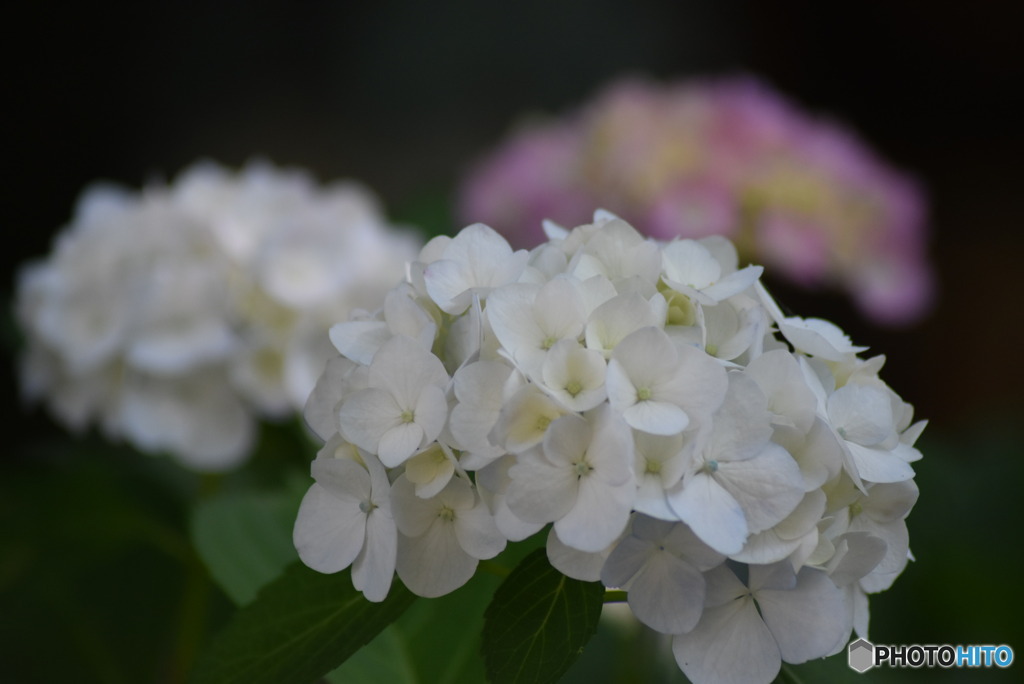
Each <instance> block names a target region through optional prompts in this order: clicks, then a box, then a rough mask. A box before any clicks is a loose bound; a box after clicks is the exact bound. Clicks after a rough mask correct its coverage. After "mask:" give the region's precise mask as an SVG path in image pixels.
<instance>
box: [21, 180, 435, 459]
mask: <svg viewBox="0 0 1024 684" xmlns="http://www.w3.org/2000/svg"><path fill="white" fill-rule="evenodd" d="M421 244H422V243H420V242H417V240H416V239H415V238H413V237H412V235H411V234H408V233H402V232H399V231H393V230H391V229H390V227H389V226H388V225H387V224H386V222H385V220H384V218H383V216H382V215H381V212H380V210H379V208H378V206H377V203H376V200H375V199H374V198H373V197H372V195H371V194H370V193H369V192H368V191H366V190H365V189H364V188H362V187H361V186H359V185H356V184H354V183H338V184H334V185H330V186H326V187H321V186H319V185H318V184H317V183H316V182H315V181H314V180H313V179H312V178H311V177H310V176H308V175H307V174H306V173H304V172H301V171H298V170H285V169H279V168H277V167H274V166H272V165H270V164H267V163H262V162H254V163H251V164H249V165H247V166H246V167H245V168H244V169H243V170H242V171H241V172H239V173H234V172H231V171H229V170H227V169H224V168H222V167H220V166H217V165H215V164H212V163H201V164H197V165H195V166H193V167H192V168H190V169H188V170H186V171H185V172H184V173H183V174H182V175H181V176H180V177H179V178H178V179H177V180H176V181H175V182H174V183H173V184H170V185H153V186H150V187H147V188H146V189H145V190H144V191H143V192H141V193H132V192H129V191H127V190H123V189H120V188H115V187H111V186H104V185H95V186H92V187H90V188H88V189H87V190H86V191H85V192H84V193H83V195H82V197H81V198H80V200H79V203H78V205H77V207H76V211H75V216H74V220H73V221H72V223H71V224H70V225H69V226H68V227H67V228H66V229H65V230H64V231H62V232H61V233H60V234H59V235H58V237H57V239H56V241H55V245H54V249H53V253H52V254H51V255H50V257H49V258H47V259H46V260H44V261H40V262H36V263H33V264H31V265H29V266H28V267H27V268H25V269H24V270H23V272H22V273H21V275H20V279H19V291H18V299H17V316H18V319H19V323H20V327H21V329H22V330H23V332H24V334H25V338H26V354H25V363H24V364H23V367H22V386H23V389H24V392H25V394H26V395H27V396H28V397H29V398H31V399H45V400H46V401H47V402H48V403H49V405H50V407H51V410H52V412H53V413H54V414H55V415H56V417H57V418H58V419H59V420H61V421H62V422H63V423H65V424H66V425H68V426H70V427H72V428H74V429H79V430H80V429H84V428H85V427H87V426H88V425H90V424H93V423H98V424H99V425H100V426H101V428H102V429H103V430H104V432H106V433H107V434H108V435H110V436H111V437H119V438H124V439H126V440H128V441H129V442H131V443H133V444H134V445H136V446H138V447H139V448H141V449H143V450H146V451H165V452H169V453H172V454H174V455H175V456H177V457H179V458H180V459H181V460H182V461H183V462H184V463H185V464H187V465H189V466H191V467H194V468H197V469H201V470H220V469H225V468H229V467H232V466H234V465H236V464H238V463H239V462H240V461H241V460H243V459H244V458H245V457H246V456H247V455H248V452H249V450H250V448H251V446H252V443H253V439H254V436H255V425H256V421H257V419H258V418H259V417H281V416H284V415H287V414H288V413H296V412H299V411H301V409H302V406H303V405H304V404H305V401H306V398H307V397H308V396H309V394H310V392H311V391H312V389H313V386H314V385H315V383H316V379H317V377H318V376H319V375H320V373H321V372H322V371H323V367H324V363H325V362H326V360H327V358H329V356H330V355H331V353H333V350H332V349H331V347H330V344H329V341H328V340H327V339H326V335H325V333H326V331H327V329H328V328H329V327H330V324H331V323H333V322H334V321H337V320H338V319H339V318H344V317H345V316H347V315H348V314H349V312H350V310H351V309H353V308H354V307H372V308H376V307H377V306H379V304H380V302H381V301H383V296H384V294H385V293H386V292H387V291H388V289H390V288H391V287H392V286H393V284H394V282H395V281H396V280H397V279H400V278H401V277H402V274H403V273H404V272H405V264H406V263H407V262H408V261H409V260H410V259H411V258H414V257H415V255H416V252H417V250H418V249H419V247H420V246H421Z"/></svg>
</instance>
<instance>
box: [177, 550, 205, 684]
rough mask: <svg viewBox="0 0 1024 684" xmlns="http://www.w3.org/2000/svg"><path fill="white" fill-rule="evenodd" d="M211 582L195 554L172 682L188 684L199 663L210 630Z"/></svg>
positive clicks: (188, 576)
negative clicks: (200, 651)
mask: <svg viewBox="0 0 1024 684" xmlns="http://www.w3.org/2000/svg"><path fill="white" fill-rule="evenodd" d="M209 598H210V582H209V579H208V577H207V575H206V568H205V566H204V565H203V563H202V561H200V560H199V557H198V556H196V555H195V554H192V555H191V557H190V558H189V560H188V561H187V563H186V568H185V588H184V596H183V597H182V601H181V611H180V612H179V614H178V630H177V639H176V643H175V649H174V656H173V660H172V662H171V672H170V675H169V677H168V678H167V681H168V682H171V683H177V682H185V681H186V680H187V679H188V674H189V672H190V671H191V670H192V666H193V664H194V663H195V659H196V655H197V653H198V651H199V644H200V643H201V642H202V639H203V636H204V631H205V629H206V614H207V609H208V605H209Z"/></svg>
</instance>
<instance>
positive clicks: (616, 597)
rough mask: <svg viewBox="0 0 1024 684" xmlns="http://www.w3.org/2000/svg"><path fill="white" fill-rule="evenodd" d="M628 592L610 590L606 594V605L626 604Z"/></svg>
mask: <svg viewBox="0 0 1024 684" xmlns="http://www.w3.org/2000/svg"><path fill="white" fill-rule="evenodd" d="M625 601H626V592H624V591H621V590H619V589H608V590H606V591H605V592H604V602H605V603H625Z"/></svg>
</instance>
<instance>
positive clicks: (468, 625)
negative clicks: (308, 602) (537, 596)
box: [328, 571, 500, 684]
mask: <svg viewBox="0 0 1024 684" xmlns="http://www.w3.org/2000/svg"><path fill="white" fill-rule="evenodd" d="M499 583H500V581H499V578H497V577H495V576H493V575H489V574H487V573H482V572H479V571H478V572H477V573H476V575H474V576H473V578H472V579H470V580H469V582H468V583H467V584H466V585H465V586H463V587H460V588H459V589H457V590H456V591H454V592H452V593H450V594H447V595H445V596H441V597H439V598H434V599H420V600H418V601H417V602H416V603H415V604H414V605H413V606H412V607H411V608H410V609H409V610H408V611H406V612H405V614H404V615H402V617H400V618H399V619H398V620H397V621H396V622H395V623H394V624H392V625H391V626H389V627H388V628H387V629H386V630H384V632H382V633H381V635H380V636H379V637H377V638H376V639H374V640H373V641H372V642H371V643H369V644H368V645H367V646H366V647H365V648H363V649H362V650H360V651H359V653H356V654H355V655H354V656H352V657H351V658H349V659H348V660H347V661H346V662H345V664H344V665H342V666H341V667H340V668H339V669H338V670H336V671H335V672H332V673H331V675H330V676H329V677H328V680H329V681H331V682H335V683H337V684H345V683H346V682H359V684H420V683H422V684H479V683H480V682H482V681H483V680H484V664H483V660H482V659H481V658H480V633H481V631H482V630H483V624H484V609H485V608H486V607H487V604H488V602H489V601H490V600H491V597H492V596H493V595H494V590H495V589H496V588H497V586H498V584H499Z"/></svg>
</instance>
